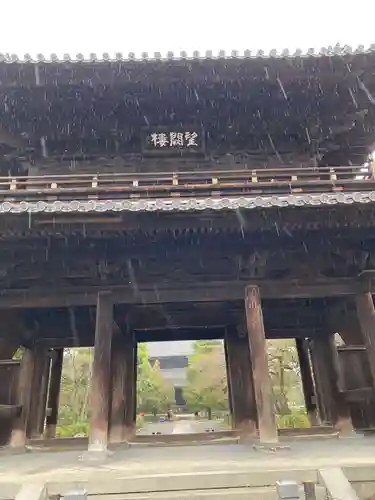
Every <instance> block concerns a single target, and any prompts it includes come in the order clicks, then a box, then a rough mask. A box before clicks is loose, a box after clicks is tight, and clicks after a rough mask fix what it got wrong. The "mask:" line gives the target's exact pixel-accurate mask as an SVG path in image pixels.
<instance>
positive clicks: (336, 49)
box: [0, 43, 375, 64]
mask: <svg viewBox="0 0 375 500" xmlns="http://www.w3.org/2000/svg"><path fill="white" fill-rule="evenodd" d="M374 52H375V43H374V44H371V45H370V46H368V47H367V48H366V47H365V46H364V45H358V46H357V47H356V48H355V49H353V48H352V47H350V46H349V45H340V44H336V45H333V46H328V47H322V48H321V49H319V50H317V49H315V48H311V49H308V50H307V51H305V52H304V51H303V50H302V49H296V50H295V51H293V52H291V51H290V50H289V49H282V50H277V49H272V50H270V51H269V52H265V51H263V50H257V51H251V50H243V51H238V50H232V51H229V52H226V51H225V50H220V51H216V52H214V51H212V50H206V51H205V52H199V51H193V52H191V53H188V52H185V51H182V52H180V53H179V54H175V53H174V52H167V53H166V54H165V55H163V54H162V53H161V52H154V53H153V54H152V55H149V54H148V53H147V52H142V53H141V54H140V55H136V53H135V52H129V53H128V54H124V53H123V52H114V53H109V52H104V53H103V54H100V55H97V54H96V53H91V54H89V55H87V56H85V55H84V54H83V53H78V54H76V55H75V56H72V55H71V54H68V53H66V54H64V55H63V56H62V58H59V56H58V55H57V54H51V55H49V56H46V55H44V54H37V55H36V57H33V56H31V55H30V54H25V55H24V56H19V55H17V54H12V53H0V63H1V62H5V63H8V64H12V63H19V64H24V63H32V64H43V63H47V64H48V63H99V62H131V61H137V62H146V61H149V62H153V61H154V62H155V61H183V60H220V59H225V60H230V59H243V60H246V59H286V58H289V59H292V58H310V57H311V58H314V57H324V56H329V57H333V56H345V55H356V54H364V55H365V54H370V53H374Z"/></svg>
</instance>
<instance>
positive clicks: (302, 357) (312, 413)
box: [296, 339, 319, 426]
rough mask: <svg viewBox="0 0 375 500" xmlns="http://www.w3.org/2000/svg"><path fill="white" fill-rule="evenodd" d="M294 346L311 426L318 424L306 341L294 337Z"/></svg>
mask: <svg viewBox="0 0 375 500" xmlns="http://www.w3.org/2000/svg"><path fill="white" fill-rule="evenodd" d="M296 348H297V354H298V360H299V366H300V371H301V381H302V388H303V395H304V398H305V405H306V412H307V416H308V418H309V421H310V425H311V426H315V425H319V418H318V408H317V404H316V395H315V388H314V381H313V377H312V373H311V366H310V359H309V351H308V344H307V341H306V340H304V339H296Z"/></svg>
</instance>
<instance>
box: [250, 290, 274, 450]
mask: <svg viewBox="0 0 375 500" xmlns="http://www.w3.org/2000/svg"><path fill="white" fill-rule="evenodd" d="M245 310H246V324H247V332H248V341H249V347H250V354H251V362H252V368H253V380H254V392H255V401H256V406H257V415H258V429H259V439H260V441H262V442H277V441H278V433H277V426H276V419H275V408H274V401H273V394H272V385H271V378H270V374H269V370H268V356H267V343H266V336H265V333H264V324H263V313H262V306H261V301H260V293H259V288H258V287H257V286H248V287H247V288H246V297H245Z"/></svg>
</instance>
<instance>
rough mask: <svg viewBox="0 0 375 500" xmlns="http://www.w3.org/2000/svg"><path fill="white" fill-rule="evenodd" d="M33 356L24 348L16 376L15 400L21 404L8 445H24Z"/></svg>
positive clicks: (17, 446) (16, 446) (15, 446)
mask: <svg viewBox="0 0 375 500" xmlns="http://www.w3.org/2000/svg"><path fill="white" fill-rule="evenodd" d="M33 370H34V356H33V352H32V351H31V350H30V349H25V352H24V354H23V356H22V360H21V365H20V373H19V377H18V390H17V392H18V397H17V402H18V404H19V405H20V406H21V410H20V413H19V415H18V416H17V417H15V418H14V420H13V422H12V432H11V437H10V442H9V446H11V447H13V448H20V447H24V446H25V444H26V431H27V422H28V418H29V413H30V401H31V385H32V380H33Z"/></svg>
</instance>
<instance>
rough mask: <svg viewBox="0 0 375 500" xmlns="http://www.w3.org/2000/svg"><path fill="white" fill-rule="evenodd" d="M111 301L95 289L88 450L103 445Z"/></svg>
mask: <svg viewBox="0 0 375 500" xmlns="http://www.w3.org/2000/svg"><path fill="white" fill-rule="evenodd" d="M112 333H113V302H112V297H111V294H110V293H99V294H98V298H97V307H96V325H95V346H94V360H93V365H92V377H91V391H90V401H91V405H90V406H91V415H90V431H89V450H91V451H94V452H102V451H105V450H106V449H107V444H108V423H109V403H110V393H109V388H110V386H111V343H112Z"/></svg>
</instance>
